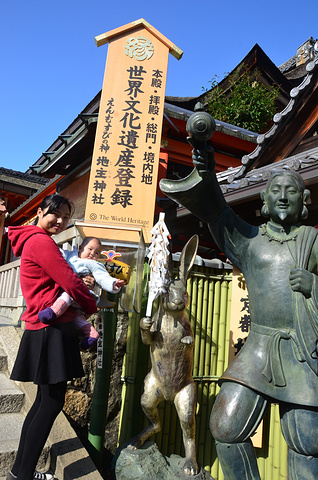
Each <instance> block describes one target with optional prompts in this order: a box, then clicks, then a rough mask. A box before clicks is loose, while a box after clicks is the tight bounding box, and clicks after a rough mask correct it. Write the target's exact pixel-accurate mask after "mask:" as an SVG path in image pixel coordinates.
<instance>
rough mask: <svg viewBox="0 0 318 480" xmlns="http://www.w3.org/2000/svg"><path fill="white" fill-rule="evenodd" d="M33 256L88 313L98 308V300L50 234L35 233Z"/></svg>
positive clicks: (35, 261)
mask: <svg viewBox="0 0 318 480" xmlns="http://www.w3.org/2000/svg"><path fill="white" fill-rule="evenodd" d="M30 240H31V241H32V242H33V246H32V247H33V248H32V252H33V253H32V256H33V259H32V260H33V261H34V263H37V264H38V265H39V266H40V267H41V268H42V269H43V270H44V271H45V272H46V274H47V275H49V276H50V277H51V278H52V280H53V281H54V282H55V283H57V284H58V285H59V286H60V287H61V288H62V289H63V290H65V292H66V293H68V294H69V295H70V296H71V297H72V298H73V299H74V300H75V301H76V302H77V303H78V304H79V305H80V307H81V308H82V309H83V310H84V312H85V313H86V314H88V315H91V314H92V313H95V312H96V310H97V307H96V302H95V300H94V299H93V298H92V297H91V295H90V293H89V290H88V289H87V288H86V286H85V285H84V283H83V282H82V281H81V279H80V278H78V276H77V275H76V274H75V273H74V272H73V270H72V268H71V267H70V266H69V265H68V263H67V262H66V261H65V260H64V259H63V257H62V255H61V252H60V250H59V248H58V246H57V245H56V244H55V242H54V240H53V239H52V238H50V237H49V236H48V235H34V238H32V239H30Z"/></svg>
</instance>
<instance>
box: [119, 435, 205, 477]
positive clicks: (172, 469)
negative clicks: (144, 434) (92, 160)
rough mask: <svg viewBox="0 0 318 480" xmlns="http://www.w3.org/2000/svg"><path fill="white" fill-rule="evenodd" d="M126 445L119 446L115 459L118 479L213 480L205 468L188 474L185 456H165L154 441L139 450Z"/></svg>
mask: <svg viewBox="0 0 318 480" xmlns="http://www.w3.org/2000/svg"><path fill="white" fill-rule="evenodd" d="M126 445H127V444H124V445H122V446H121V447H119V448H118V450H117V452H116V455H115V457H114V460H113V472H114V478H115V479H116V480H131V479H132V478H133V479H134V480H189V479H191V480H213V478H212V477H211V475H210V474H209V473H208V472H206V470H204V469H203V468H201V470H200V472H199V473H198V475H191V476H190V475H186V474H185V473H184V472H183V469H182V467H183V464H184V458H182V457H179V456H178V455H171V457H164V456H163V455H162V454H161V453H160V452H159V450H158V447H157V445H156V444H155V443H154V442H145V444H144V445H143V446H142V447H141V448H140V449H139V450H130V449H129V448H126Z"/></svg>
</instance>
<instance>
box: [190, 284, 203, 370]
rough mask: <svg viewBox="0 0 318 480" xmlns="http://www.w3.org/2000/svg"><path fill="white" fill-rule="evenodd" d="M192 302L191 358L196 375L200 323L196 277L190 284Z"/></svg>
mask: <svg viewBox="0 0 318 480" xmlns="http://www.w3.org/2000/svg"><path fill="white" fill-rule="evenodd" d="M192 295H193V296H192V302H191V313H192V314H193V315H194V318H195V319H196V322H195V330H194V332H193V335H194V358H193V375H194V376H197V375H198V372H199V356H200V335H201V325H200V318H199V317H198V278H194V279H193V286H192Z"/></svg>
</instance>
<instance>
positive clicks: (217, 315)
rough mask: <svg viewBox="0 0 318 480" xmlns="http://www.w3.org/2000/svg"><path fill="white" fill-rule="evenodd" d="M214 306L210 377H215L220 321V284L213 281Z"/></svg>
mask: <svg viewBox="0 0 318 480" xmlns="http://www.w3.org/2000/svg"><path fill="white" fill-rule="evenodd" d="M214 291H215V293H214V304H213V324H212V345H211V375H217V361H218V360H217V357H218V337H219V327H220V323H219V319H220V282H219V281H215V285H214Z"/></svg>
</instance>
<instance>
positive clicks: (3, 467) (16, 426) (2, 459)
mask: <svg viewBox="0 0 318 480" xmlns="http://www.w3.org/2000/svg"><path fill="white" fill-rule="evenodd" d="M24 419H25V416H24V415H23V414H22V413H3V414H1V415H0V478H1V477H6V475H7V473H8V472H9V470H10V469H11V468H12V465H13V462H14V459H15V455H16V452H17V449H18V445H19V440H20V434H21V429H22V425H23V422H24ZM49 450H50V449H49V446H48V445H47V444H46V445H45V447H44V449H43V451H42V454H41V457H40V460H39V463H38V468H39V470H40V469H42V471H43V470H44V469H45V468H46V465H47V461H48V455H49Z"/></svg>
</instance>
